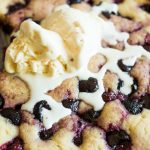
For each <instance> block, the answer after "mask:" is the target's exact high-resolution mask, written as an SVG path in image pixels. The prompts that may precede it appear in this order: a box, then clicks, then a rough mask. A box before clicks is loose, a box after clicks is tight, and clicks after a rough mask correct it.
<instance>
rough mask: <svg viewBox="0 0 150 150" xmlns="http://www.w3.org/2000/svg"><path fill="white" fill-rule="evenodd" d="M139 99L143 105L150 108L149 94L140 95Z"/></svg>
mask: <svg viewBox="0 0 150 150" xmlns="http://www.w3.org/2000/svg"><path fill="white" fill-rule="evenodd" d="M141 100H142V102H143V107H144V108H147V109H150V95H145V96H143V97H141Z"/></svg>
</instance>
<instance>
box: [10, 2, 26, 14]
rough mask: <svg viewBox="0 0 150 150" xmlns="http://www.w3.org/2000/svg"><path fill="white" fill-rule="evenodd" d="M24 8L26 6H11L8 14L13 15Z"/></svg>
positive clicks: (17, 4) (19, 4)
mask: <svg viewBox="0 0 150 150" xmlns="http://www.w3.org/2000/svg"><path fill="white" fill-rule="evenodd" d="M23 7H24V4H21V3H16V4H15V5H11V6H9V7H8V14H10V13H13V12H15V11H17V10H19V9H22V8H23Z"/></svg>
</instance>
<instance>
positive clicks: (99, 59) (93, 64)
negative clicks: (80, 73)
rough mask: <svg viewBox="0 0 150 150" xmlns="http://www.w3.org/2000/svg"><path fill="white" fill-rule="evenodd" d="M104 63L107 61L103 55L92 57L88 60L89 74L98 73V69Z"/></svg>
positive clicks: (98, 54)
mask: <svg viewBox="0 0 150 150" xmlns="http://www.w3.org/2000/svg"><path fill="white" fill-rule="evenodd" d="M106 61H107V59H106V57H105V56H104V55H102V54H100V53H97V54H96V55H94V56H92V57H91V58H90V61H89V63H88V69H89V70H90V71H91V72H94V73H97V72H99V71H100V69H101V68H102V67H103V65H104V64H105V63H106Z"/></svg>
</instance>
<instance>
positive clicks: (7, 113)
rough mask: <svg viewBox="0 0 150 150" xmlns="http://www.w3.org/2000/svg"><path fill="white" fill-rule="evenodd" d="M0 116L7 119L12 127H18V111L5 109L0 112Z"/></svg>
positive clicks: (19, 119)
mask: <svg viewBox="0 0 150 150" xmlns="http://www.w3.org/2000/svg"><path fill="white" fill-rule="evenodd" d="M0 114H1V115H2V116H3V117H5V118H8V119H9V120H10V121H11V122H12V123H13V124H14V125H20V122H21V114H20V112H19V111H17V110H15V109H13V108H5V109H3V110H2V111H1V112H0Z"/></svg>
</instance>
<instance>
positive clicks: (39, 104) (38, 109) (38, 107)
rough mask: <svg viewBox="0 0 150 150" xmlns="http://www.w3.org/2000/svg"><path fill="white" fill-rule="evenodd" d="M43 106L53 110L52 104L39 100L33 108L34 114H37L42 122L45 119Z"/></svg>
mask: <svg viewBox="0 0 150 150" xmlns="http://www.w3.org/2000/svg"><path fill="white" fill-rule="evenodd" d="M42 108H46V109H48V110H51V108H50V106H49V105H48V103H47V101H45V100H42V101H40V102H37V103H36V104H35V106H34V108H33V114H34V116H35V119H38V120H39V121H40V122H42V121H43V117H42V114H41V112H42Z"/></svg>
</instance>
